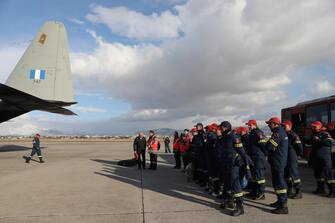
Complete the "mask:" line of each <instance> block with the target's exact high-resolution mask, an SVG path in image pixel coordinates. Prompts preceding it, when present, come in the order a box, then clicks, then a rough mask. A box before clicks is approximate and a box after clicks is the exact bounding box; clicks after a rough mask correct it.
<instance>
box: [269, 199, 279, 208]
mask: <svg viewBox="0 0 335 223" xmlns="http://www.w3.org/2000/svg"><path fill="white" fill-rule="evenodd" d="M278 206H279V201H276V202H273V203H271V204H270V207H272V208H277V207H278Z"/></svg>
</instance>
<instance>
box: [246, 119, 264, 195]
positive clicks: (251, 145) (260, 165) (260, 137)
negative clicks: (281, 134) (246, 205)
mask: <svg viewBox="0 0 335 223" xmlns="http://www.w3.org/2000/svg"><path fill="white" fill-rule="evenodd" d="M246 125H247V126H248V128H249V131H250V132H249V136H248V143H247V151H248V154H249V156H250V158H251V160H252V163H253V165H252V166H251V173H252V176H253V181H252V182H251V184H250V186H251V192H250V193H249V194H248V197H249V198H251V199H253V200H264V199H265V162H266V155H267V152H266V148H265V146H266V140H265V135H264V133H263V131H262V130H260V129H259V128H258V125H257V121H256V120H249V121H248V122H247V123H246Z"/></svg>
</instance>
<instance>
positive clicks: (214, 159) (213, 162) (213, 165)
mask: <svg viewBox="0 0 335 223" xmlns="http://www.w3.org/2000/svg"><path fill="white" fill-rule="evenodd" d="M217 129H218V125H217V124H216V123H213V124H211V125H209V127H208V133H207V141H206V151H208V156H207V163H208V175H209V179H208V180H209V193H210V194H212V193H214V194H217V195H218V194H219V191H220V184H219V176H218V171H219V166H218V164H219V160H218V152H217V150H216V147H215V142H216V139H217V135H216V131H217Z"/></svg>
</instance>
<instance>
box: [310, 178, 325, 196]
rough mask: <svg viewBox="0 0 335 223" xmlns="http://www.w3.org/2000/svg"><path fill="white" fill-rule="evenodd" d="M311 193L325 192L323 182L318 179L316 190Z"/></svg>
mask: <svg viewBox="0 0 335 223" xmlns="http://www.w3.org/2000/svg"><path fill="white" fill-rule="evenodd" d="M313 194H326V190H325V183H324V182H320V181H319V182H318V183H317V188H316V190H315V191H313Z"/></svg>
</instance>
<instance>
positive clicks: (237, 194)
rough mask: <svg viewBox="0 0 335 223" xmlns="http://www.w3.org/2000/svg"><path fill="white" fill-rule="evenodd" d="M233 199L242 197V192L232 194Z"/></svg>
mask: <svg viewBox="0 0 335 223" xmlns="http://www.w3.org/2000/svg"><path fill="white" fill-rule="evenodd" d="M234 197H243V192H241V193H236V194H234Z"/></svg>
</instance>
